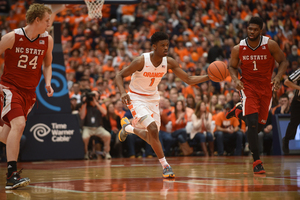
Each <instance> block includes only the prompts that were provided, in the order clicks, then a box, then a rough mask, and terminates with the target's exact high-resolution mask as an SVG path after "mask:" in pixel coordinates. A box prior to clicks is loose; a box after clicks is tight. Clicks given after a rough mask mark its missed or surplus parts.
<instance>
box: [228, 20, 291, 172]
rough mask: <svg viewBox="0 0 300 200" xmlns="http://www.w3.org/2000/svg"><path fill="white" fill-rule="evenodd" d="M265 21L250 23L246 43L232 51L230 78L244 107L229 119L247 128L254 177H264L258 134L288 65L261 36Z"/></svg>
mask: <svg viewBox="0 0 300 200" xmlns="http://www.w3.org/2000/svg"><path fill="white" fill-rule="evenodd" d="M262 27H263V21H262V19H261V18H260V17H252V18H251V19H250V21H249V23H248V27H247V35H248V37H247V38H246V39H243V40H241V41H240V44H239V45H236V46H234V47H233V49H232V52H231V60H230V63H229V72H230V75H231V77H232V79H233V81H235V84H236V89H237V90H240V94H241V97H242V105H241V103H238V104H237V105H236V106H235V107H234V108H233V109H232V110H231V111H230V112H229V113H228V115H227V118H230V117H233V116H236V117H240V118H241V119H243V120H244V121H245V122H246V123H247V126H248V132H247V135H248V141H249V146H250V150H251V152H252V156H253V159H254V162H253V171H254V173H255V174H263V173H265V170H264V168H263V165H262V162H261V160H260V158H259V148H258V133H259V132H260V131H261V130H262V128H263V127H264V124H265V123H266V121H267V118H268V112H269V109H270V107H271V100H272V87H273V89H274V90H277V89H278V88H279V84H280V79H281V77H282V75H283V74H284V73H285V71H286V68H287V66H288V62H287V61H286V58H285V56H284V54H283V52H282V50H281V49H280V48H279V46H278V44H277V43H276V42H275V41H273V40H271V39H269V38H268V37H265V36H262ZM239 61H241V65H240V68H241V70H242V78H241V79H240V80H239V79H238V67H239ZM275 61H276V62H277V63H278V64H279V67H278V73H277V75H276V76H275V77H274V78H273V80H272V73H273V69H274V66H275Z"/></svg>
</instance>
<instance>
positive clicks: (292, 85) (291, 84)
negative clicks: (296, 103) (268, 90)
mask: <svg viewBox="0 0 300 200" xmlns="http://www.w3.org/2000/svg"><path fill="white" fill-rule="evenodd" d="M284 85H286V86H287V87H289V88H293V89H296V90H300V86H299V85H297V84H295V83H294V82H292V81H290V80H289V79H286V80H285V81H284Z"/></svg>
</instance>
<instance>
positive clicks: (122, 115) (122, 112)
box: [115, 109, 126, 119]
mask: <svg viewBox="0 0 300 200" xmlns="http://www.w3.org/2000/svg"><path fill="white" fill-rule="evenodd" d="M115 113H116V115H118V116H119V117H120V118H121V119H122V118H123V117H124V115H125V113H126V112H125V111H124V110H122V111H120V112H119V111H117V110H116V109H115Z"/></svg>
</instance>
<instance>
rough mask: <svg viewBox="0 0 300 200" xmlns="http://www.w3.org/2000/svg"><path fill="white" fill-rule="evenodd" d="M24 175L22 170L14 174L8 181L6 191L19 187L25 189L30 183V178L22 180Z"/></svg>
mask: <svg viewBox="0 0 300 200" xmlns="http://www.w3.org/2000/svg"><path fill="white" fill-rule="evenodd" d="M21 173H22V169H21V170H20V171H18V172H14V173H12V175H11V176H10V177H7V179H6V186H5V189H7V190H13V189H17V188H19V187H25V186H27V185H28V184H29V183H30V179H29V178H21V177H20V174H21Z"/></svg>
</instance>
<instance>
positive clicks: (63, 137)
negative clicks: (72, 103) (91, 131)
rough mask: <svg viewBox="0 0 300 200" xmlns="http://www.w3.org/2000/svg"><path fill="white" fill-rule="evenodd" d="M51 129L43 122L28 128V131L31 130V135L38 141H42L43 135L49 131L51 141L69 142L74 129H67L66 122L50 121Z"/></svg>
mask: <svg viewBox="0 0 300 200" xmlns="http://www.w3.org/2000/svg"><path fill="white" fill-rule="evenodd" d="M51 126H52V129H51V128H50V127H49V126H47V125H46V124H43V123H38V124H35V125H34V126H32V127H31V128H30V132H33V137H34V138H35V139H36V140H37V141H38V142H44V139H43V138H44V137H45V136H47V135H48V134H49V133H51V134H52V137H51V140H52V142H69V141H70V139H71V137H72V135H73V134H74V130H67V124H58V123H51Z"/></svg>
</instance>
